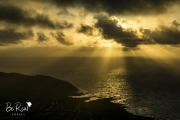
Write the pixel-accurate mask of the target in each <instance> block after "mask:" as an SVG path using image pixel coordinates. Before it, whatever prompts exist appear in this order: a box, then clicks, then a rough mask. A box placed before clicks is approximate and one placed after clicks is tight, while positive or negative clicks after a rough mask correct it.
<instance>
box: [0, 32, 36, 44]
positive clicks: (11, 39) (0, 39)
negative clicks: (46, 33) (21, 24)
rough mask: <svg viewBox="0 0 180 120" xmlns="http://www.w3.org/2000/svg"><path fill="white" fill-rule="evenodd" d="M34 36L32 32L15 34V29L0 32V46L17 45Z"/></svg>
mask: <svg viewBox="0 0 180 120" xmlns="http://www.w3.org/2000/svg"><path fill="white" fill-rule="evenodd" d="M33 36H34V34H33V32H32V31H26V32H17V31H16V30H15V29H5V30H0V45H7V44H17V43H19V42H20V41H21V40H26V39H30V38H32V37H33Z"/></svg>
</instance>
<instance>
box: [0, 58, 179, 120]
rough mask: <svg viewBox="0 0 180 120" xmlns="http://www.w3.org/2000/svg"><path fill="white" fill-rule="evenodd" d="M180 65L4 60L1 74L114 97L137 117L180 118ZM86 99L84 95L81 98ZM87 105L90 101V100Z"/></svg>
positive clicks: (165, 62)
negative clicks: (53, 81)
mask: <svg viewBox="0 0 180 120" xmlns="http://www.w3.org/2000/svg"><path fill="white" fill-rule="evenodd" d="M179 66H180V62H179V60H174V59H173V60H172V59H168V60H167V59H165V60H163V59H156V58H142V57H112V58H109V57H33V58H31V57H29V58H28V57H26V58H24V57H3V58H1V61H0V71H2V72H16V73H21V74H26V75H37V74H41V75H47V76H52V77H55V78H58V79H61V80H66V81H68V82H70V83H72V84H73V85H74V86H76V87H77V88H79V89H80V91H82V92H84V94H85V95H84V96H90V97H91V99H90V100H89V101H91V100H95V99H101V98H114V100H113V101H112V102H115V103H120V104H123V105H124V106H125V107H126V110H127V111H128V112H131V113H133V114H135V115H143V116H147V117H155V118H157V119H160V120H179V119H180V114H179V113H180V68H179ZM81 97H83V96H81ZM87 102H88V101H87Z"/></svg>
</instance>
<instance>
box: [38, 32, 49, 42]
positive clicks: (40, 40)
mask: <svg viewBox="0 0 180 120" xmlns="http://www.w3.org/2000/svg"><path fill="white" fill-rule="evenodd" d="M47 40H49V38H48V37H46V36H45V34H44V33H43V32H38V33H37V41H38V42H44V41H47Z"/></svg>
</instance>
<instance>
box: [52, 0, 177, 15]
mask: <svg viewBox="0 0 180 120" xmlns="http://www.w3.org/2000/svg"><path fill="white" fill-rule="evenodd" d="M51 2H53V3H54V4H55V5H60V6H62V7H63V6H65V7H67V6H69V7H72V6H84V8H85V9H86V10H88V11H91V12H100V11H106V12H108V13H110V14H121V13H124V14H160V13H163V12H165V11H166V10H167V9H168V8H169V6H171V5H172V4H176V2H179V1H178V0H52V1H51Z"/></svg>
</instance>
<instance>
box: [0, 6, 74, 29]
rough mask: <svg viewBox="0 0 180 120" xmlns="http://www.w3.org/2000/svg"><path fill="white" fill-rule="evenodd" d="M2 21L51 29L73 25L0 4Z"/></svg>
mask: <svg viewBox="0 0 180 120" xmlns="http://www.w3.org/2000/svg"><path fill="white" fill-rule="evenodd" d="M0 21H1V22H7V23H10V24H15V25H24V26H39V27H42V28H50V29H56V28H60V29H63V28H70V27H72V24H71V23H68V22H67V21H62V22H57V21H52V20H50V18H49V17H48V15H44V14H38V13H36V12H35V11H30V10H29V11H25V10H23V9H21V8H19V7H16V6H12V5H2V4H0Z"/></svg>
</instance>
